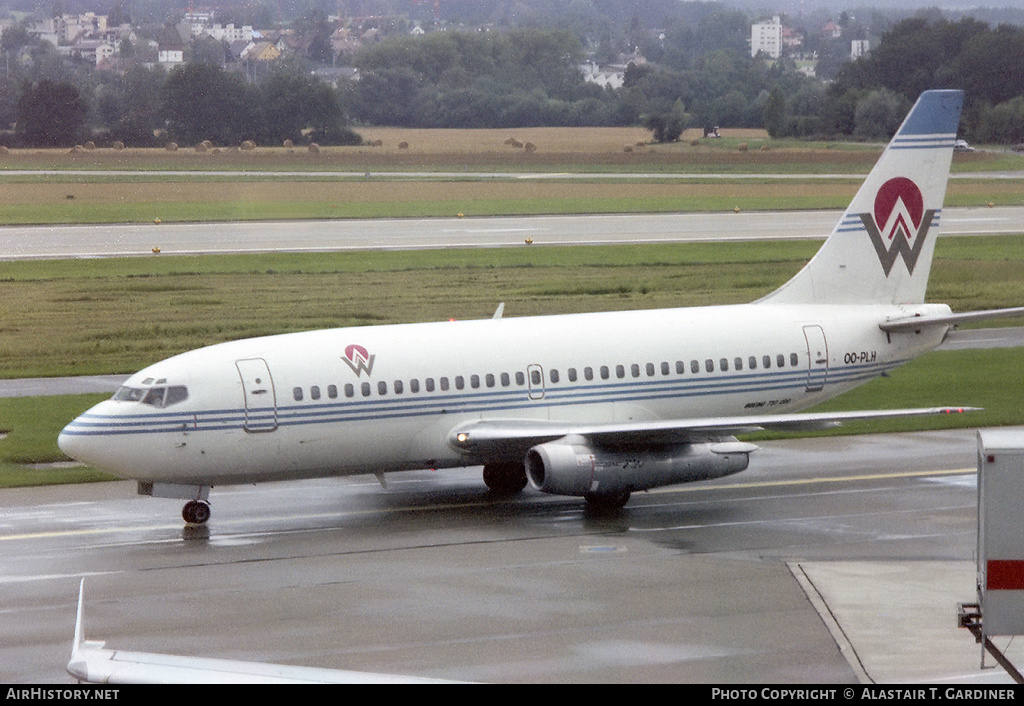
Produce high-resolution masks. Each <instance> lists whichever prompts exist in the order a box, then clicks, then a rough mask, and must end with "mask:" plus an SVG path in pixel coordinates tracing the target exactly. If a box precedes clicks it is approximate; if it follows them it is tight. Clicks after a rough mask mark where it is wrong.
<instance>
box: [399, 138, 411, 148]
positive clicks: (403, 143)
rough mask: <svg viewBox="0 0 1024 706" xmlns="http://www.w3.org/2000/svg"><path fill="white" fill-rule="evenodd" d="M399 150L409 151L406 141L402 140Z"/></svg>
mask: <svg viewBox="0 0 1024 706" xmlns="http://www.w3.org/2000/svg"><path fill="white" fill-rule="evenodd" d="M398 149H400V150H407V149H409V143H408V142H406V141H405V140H402V141H401V142H399V143H398Z"/></svg>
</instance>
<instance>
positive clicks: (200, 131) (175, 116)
mask: <svg viewBox="0 0 1024 706" xmlns="http://www.w3.org/2000/svg"><path fill="white" fill-rule="evenodd" d="M97 94H98V95H97V97H96V110H95V113H96V114H95V116H94V117H93V121H92V124H90V121H89V119H88V118H89V108H88V103H87V101H86V100H85V99H84V98H83V97H82V95H81V94H80V93H79V91H78V89H77V88H76V87H75V86H74V85H73V84H71V83H70V82H67V81H51V80H49V79H43V80H40V81H37V82H34V83H31V82H28V81H26V82H24V83H23V84H22V89H21V94H20V96H19V97H18V101H17V107H16V127H15V130H14V132H13V140H12V143H13V144H14V145H24V146H37V147H55V146H66V145H73V144H81V143H82V142H84V141H86V140H93V141H96V142H99V143H101V144H102V143H105V142H109V143H113V142H120V143H122V144H125V145H128V146H139V147H152V146H159V145H163V144H165V143H166V142H167V141H175V142H179V143H182V144H193V145H194V144H198V143H200V142H204V141H207V140H209V141H210V142H211V143H213V144H215V145H237V144H239V143H241V142H243V141H245V140H252V141H254V142H256V143H258V144H278V145H279V144H282V143H283V142H284V141H285V140H292V141H293V142H295V143H307V142H319V143H322V144H357V143H358V142H360V138H359V136H358V134H357V133H355V132H354V131H353V130H351V129H350V128H349V127H347V125H346V120H345V117H344V113H343V111H342V108H341V103H340V101H339V96H338V92H337V91H336V90H334V89H333V88H332V87H330V86H329V85H328V84H326V83H324V82H322V81H319V80H317V79H316V78H314V77H312V76H311V75H310V74H309V73H308V72H307V71H304V70H303V69H302V67H301V66H299V65H298V64H294V63H288V62H284V63H281V64H278V65H277V66H276V67H275V69H274V71H272V72H271V73H269V74H268V75H267V76H266V77H265V78H264V79H263V80H261V81H260V82H258V83H250V82H248V81H246V80H245V78H244V77H243V76H242V75H241V74H239V73H236V72H231V71H227V70H225V69H224V68H223V67H222V66H219V65H217V64H213V63H205V62H190V63H186V64H183V65H181V66H179V67H177V68H175V69H173V70H171V71H170V72H165V71H163V70H162V69H147V68H144V67H133V68H132V69H130V70H129V71H127V72H126V73H125V74H124V75H123V76H120V77H118V79H117V80H115V81H112V82H109V83H107V84H104V85H103V86H102V87H101V88H100V89H98V90H97Z"/></svg>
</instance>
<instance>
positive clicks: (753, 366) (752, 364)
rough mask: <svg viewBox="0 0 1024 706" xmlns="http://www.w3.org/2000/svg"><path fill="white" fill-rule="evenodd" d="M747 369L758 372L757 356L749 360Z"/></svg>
mask: <svg viewBox="0 0 1024 706" xmlns="http://www.w3.org/2000/svg"><path fill="white" fill-rule="evenodd" d="M747 367H749V368H750V369H751V370H756V369H757V356H756V355H752V356H750V357H749V358H747Z"/></svg>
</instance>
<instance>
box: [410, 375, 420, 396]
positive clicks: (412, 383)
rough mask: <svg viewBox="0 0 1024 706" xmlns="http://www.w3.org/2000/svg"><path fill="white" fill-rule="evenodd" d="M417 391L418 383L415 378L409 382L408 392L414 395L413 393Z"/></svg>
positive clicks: (418, 389) (418, 388)
mask: <svg viewBox="0 0 1024 706" xmlns="http://www.w3.org/2000/svg"><path fill="white" fill-rule="evenodd" d="M419 391H420V381H419V380H417V379H416V378H413V379H412V380H410V381H409V392H412V393H414V394H415V393H417V392H419Z"/></svg>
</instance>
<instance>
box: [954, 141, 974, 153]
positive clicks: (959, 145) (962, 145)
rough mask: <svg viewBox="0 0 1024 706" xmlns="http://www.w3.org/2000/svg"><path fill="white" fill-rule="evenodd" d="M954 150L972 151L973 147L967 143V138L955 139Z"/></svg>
mask: <svg viewBox="0 0 1024 706" xmlns="http://www.w3.org/2000/svg"><path fill="white" fill-rule="evenodd" d="M953 150H954V151H955V152H973V151H974V148H973V147H971V146H970V145H969V144H967V140H957V141H956V143H955V144H954V145H953Z"/></svg>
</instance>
